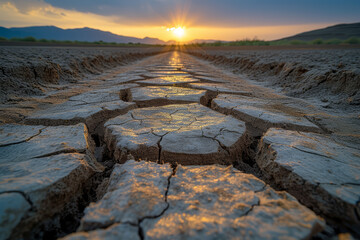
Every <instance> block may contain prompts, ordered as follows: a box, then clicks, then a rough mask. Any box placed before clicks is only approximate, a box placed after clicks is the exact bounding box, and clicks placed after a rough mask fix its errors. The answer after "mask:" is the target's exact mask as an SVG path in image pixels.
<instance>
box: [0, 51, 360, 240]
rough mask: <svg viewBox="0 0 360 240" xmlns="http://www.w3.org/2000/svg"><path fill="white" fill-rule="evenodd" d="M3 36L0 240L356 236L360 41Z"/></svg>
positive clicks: (358, 220) (359, 209)
mask: <svg viewBox="0 0 360 240" xmlns="http://www.w3.org/2000/svg"><path fill="white" fill-rule="evenodd" d="M0 51H1V52H3V53H6V55H4V54H3V55H1V56H2V59H1V62H2V63H4V64H2V65H1V66H2V73H1V72H0V74H2V75H0V77H1V82H2V83H1V84H2V85H1V86H4V88H3V87H2V89H1V90H2V93H3V94H5V95H3V96H2V101H3V103H2V104H1V107H0V122H1V125H0V239H8V238H9V239H19V238H27V239H56V238H61V237H63V238H64V239H99V238H100V239H205V238H206V239H279V238H292V239H308V238H315V239H329V238H334V239H341V238H343V237H350V236H351V235H352V236H354V237H359V236H360V232H359V228H358V226H359V224H360V218H359V215H360V206H359V196H360V188H359V186H360V178H359V176H360V148H359V146H360V121H359V120H360V119H359V112H360V111H359V105H358V103H357V101H358V93H356V92H354V91H355V90H356V89H358V86H359V85H358V84H359V83H358V82H357V83H356V81H357V80H358V79H359V74H358V71H359V65H358V61H357V59H358V54H357V53H358V50H356V49H352V50H339V49H336V50H334V49H328V50H316V51H314V52H313V53H314V54H311V52H312V51H313V50H311V51H310V50H296V51H295V50H284V49H282V50H281V52H279V50H276V51H275V50H271V51H270V50H266V51H265V50H261V51H260V50H257V51H255V50H251V51H250V50H246V51H233V50H231V52H230V51H229V52H227V51H226V50H225V49H220V50H214V49H212V50H206V52H205V51H204V50H201V51H200V50H199V49H188V51H189V52H190V53H191V54H192V55H195V56H198V57H200V58H198V57H194V56H192V55H190V54H186V53H184V52H182V51H164V49H159V48H144V49H138V48H129V49H127V48H116V49H115V48H114V49H112V48H67V47H59V48H45V47H37V48H29V47H2V48H1V49H0ZM32 51H35V52H37V53H36V54H34V52H32ZM317 51H319V52H317ZM320 56H321V57H323V58H329V61H325V60H324V61H323V62H321V61H320V60H316V59H317V58H319V57H320ZM336 56H337V59H335V57H336ZM340 56H344V57H343V58H340ZM204 59H206V60H210V62H209V61H205V60H204ZM352 61H354V62H352ZM250 62H253V63H251V64H250ZM311 62H312V63H311ZM340 62H341V63H342V64H344V66H343V67H341V66H339V67H338V68H337V69H336V70H335V72H334V73H333V74H335V75H336V76H338V75H339V74H340V73H341V71H343V70H344V72H342V73H341V74H345V75H346V76H345V79H346V81H345V82H343V81H342V80H341V81H342V83H343V84H345V85H344V91H341V87H339V86H338V85H341V84H340V83H339V82H337V81H336V80H335V76H332V75H331V76H332V77H330V75H329V74H327V72H329V71H332V70H331V68H332V67H333V66H335V65H336V66H337V65H339V64H340ZM281 63H284V64H283V65H282V64H281ZM268 65H269V67H265V66H268ZM302 68H303V69H305V70H306V71H305V70H301V71H300V70H294V69H302ZM49 69H50V70H49ZM274 69H277V70H274ZM286 69H290V70H286ZM291 69H292V70H291ZM341 69H342V70H341ZM286 71H288V72H287V73H286ZM306 74H307V75H306ZM321 76H325V80H323V81H322V83H319V84H318V85H316V86H315V85H314V86H313V85H312V83H311V81H310V78H314V79H315V78H316V77H319V78H320V77H321ZM296 78H299V79H298V80H296ZM294 79H295V80H294ZM297 81H299V82H302V83H303V85H306V84H310V85H311V86H312V87H311V88H309V89H308V90H306V91H303V92H299V91H295V90H296V89H297V90H299V89H298V88H299V86H302V85H301V84H300V85H299V83H298V82H297ZM314 81H317V80H316V79H315V80H314ZM319 81H320V80H319ZM10 83H14V84H13V85H11V84H10ZM281 83H284V84H285V85H286V84H287V85H286V86H280V85H281ZM331 83H333V84H334V86H331ZM279 84H280V85H279ZM348 84H350V85H348ZM21 86H22V88H21V90H20V91H18V89H20V87H21ZM321 86H324V88H325V87H326V88H329V89H333V90H334V91H332V90H331V91H330V90H329V91H330V92H328V91H325V90H321V91H320V90H318V96H317V95H316V94H315V93H314V92H312V91H315V90H316V89H320V87H321ZM341 86H342V85H341ZM33 87H34V89H32V88H33ZM25 89H27V91H24V90H25ZM312 89H313V90H312ZM322 98H326V99H322ZM349 98H351V99H350V100H349Z"/></svg>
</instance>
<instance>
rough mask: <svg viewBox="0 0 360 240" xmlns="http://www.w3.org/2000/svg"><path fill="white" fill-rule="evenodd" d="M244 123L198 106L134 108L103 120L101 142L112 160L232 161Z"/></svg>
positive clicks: (241, 144)
mask: <svg viewBox="0 0 360 240" xmlns="http://www.w3.org/2000/svg"><path fill="white" fill-rule="evenodd" d="M246 139H247V135H246V134H245V124H244V123H243V122H241V121H239V120H237V119H234V118H232V117H230V116H224V115H223V114H220V113H217V112H215V111H212V110H210V109H209V108H206V107H204V106H202V105H200V104H196V103H194V104H181V105H167V106H163V107H151V108H143V109H135V110H131V111H130V112H128V113H127V114H126V115H122V116H118V117H115V118H113V119H110V120H109V121H107V122H106V123H105V142H106V143H107V146H108V149H109V151H110V152H113V153H114V158H115V159H116V160H117V161H119V162H124V161H125V160H126V157H127V155H128V153H131V154H132V155H133V156H134V157H135V159H147V160H151V161H157V160H160V161H165V162H172V163H174V162H178V163H181V164H185V165H186V164H213V163H224V164H231V163H233V161H234V160H230V159H236V160H239V159H241V154H242V150H243V148H244V147H245V146H246V144H248V142H247V141H246Z"/></svg>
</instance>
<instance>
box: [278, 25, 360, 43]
mask: <svg viewBox="0 0 360 240" xmlns="http://www.w3.org/2000/svg"><path fill="white" fill-rule="evenodd" d="M351 37H357V38H360V23H350V24H338V25H334V26H330V27H326V28H322V29H317V30H313V31H309V32H304V33H299V34H296V35H294V36H291V37H286V38H282V39H280V40H300V41H312V40H315V39H323V40H329V39H339V40H346V39H349V38H351Z"/></svg>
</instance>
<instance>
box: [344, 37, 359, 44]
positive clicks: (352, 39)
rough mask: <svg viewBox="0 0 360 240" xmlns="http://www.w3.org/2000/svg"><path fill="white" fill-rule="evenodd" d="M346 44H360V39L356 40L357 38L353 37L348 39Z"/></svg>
mask: <svg viewBox="0 0 360 240" xmlns="http://www.w3.org/2000/svg"><path fill="white" fill-rule="evenodd" d="M344 43H347V44H360V39H359V38H356V37H352V38H349V39H346V40H345V41H344Z"/></svg>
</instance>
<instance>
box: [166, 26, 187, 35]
mask: <svg viewBox="0 0 360 240" xmlns="http://www.w3.org/2000/svg"><path fill="white" fill-rule="evenodd" d="M166 31H168V32H173V34H174V35H175V36H176V37H177V38H182V37H183V36H184V35H185V27H172V28H168V29H166Z"/></svg>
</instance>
